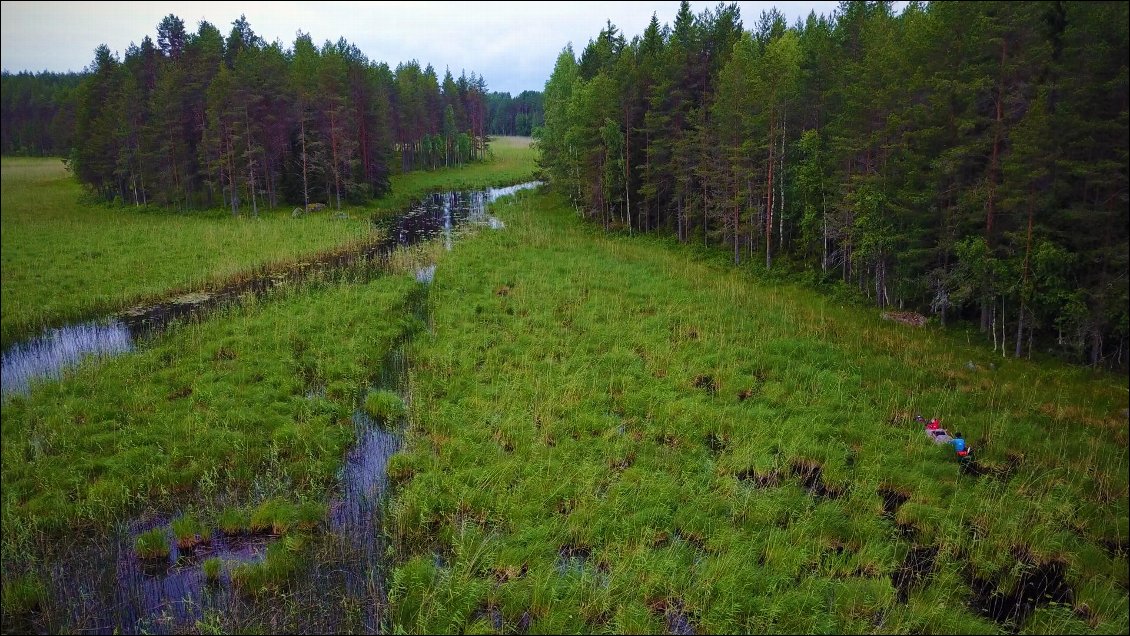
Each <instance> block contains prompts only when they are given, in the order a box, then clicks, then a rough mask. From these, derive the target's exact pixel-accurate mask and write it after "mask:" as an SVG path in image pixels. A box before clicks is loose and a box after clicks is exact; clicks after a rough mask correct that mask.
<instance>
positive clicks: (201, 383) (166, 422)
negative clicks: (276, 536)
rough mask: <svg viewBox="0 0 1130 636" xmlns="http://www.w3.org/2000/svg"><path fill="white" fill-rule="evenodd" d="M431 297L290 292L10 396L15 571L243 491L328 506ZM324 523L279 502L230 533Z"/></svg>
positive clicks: (226, 516)
mask: <svg viewBox="0 0 1130 636" xmlns="http://www.w3.org/2000/svg"><path fill="white" fill-rule="evenodd" d="M418 289H419V286H418V284H417V283H415V282H414V281H413V280H412V279H411V278H410V277H408V276H401V275H389V276H384V277H381V278H378V279H376V280H374V281H373V282H370V283H360V284H353V285H325V286H317V285H315V286H310V287H304V288H301V289H298V290H291V291H289V292H287V291H285V290H284V294H283V295H282V296H281V297H278V298H275V299H273V300H271V301H270V302H265V303H262V304H259V303H254V302H251V303H248V304H245V305H244V306H242V307H239V308H233V309H230V310H228V311H226V312H223V313H220V314H218V315H216V316H214V317H213V318H212V319H210V320H207V321H204V322H200V323H188V324H185V325H182V326H180V327H176V328H173V329H172V330H171V331H169V332H168V333H166V334H164V335H162V336H160V337H158V338H156V339H155V340H154V341H152V342H151V343H149V344H148V345H147V346H145V347H143V348H142V349H141V350H140V351H137V352H133V353H128V354H123V355H121V356H117V357H114V358H112V359H109V360H106V361H104V362H101V363H96V362H95V361H89V362H87V363H86V364H84V365H82V366H80V367H79V368H77V369H76V370H74V371H72V372H69V373H68V374H67V376H66V377H65V378H64V379H63V380H62V381H60V382H49V383H44V384H42V385H40V386H39V387H38V388H36V389H34V390H33V392H32V393H31V395H29V396H13V397H11V398H10V399H8V400H6V401H5V403H4V409H3V428H2V441H3V444H2V448H0V453H2V457H3V474H2V476H3V483H4V490H3V502H2V503H3V513H2V514H3V517H2V519H3V547H4V557H5V562H6V563H7V562H8V561H7V559H8V558H9V557H13V558H18V557H19V556H20V555H22V554H24V553H25V552H31V553H34V552H36V550H35V549H33V548H34V546H29V545H28V544H35V545H40V544H45V543H51V542H52V541H51V540H52V539H57V538H58V537H59V536H60V535H61V534H64V533H67V532H73V531H75V530H76V529H79V528H91V529H99V528H107V527H108V526H109V525H110V524H111V523H112V522H113V520H115V519H121V518H123V515H127V514H131V513H134V512H137V511H138V510H139V509H143V508H149V507H161V506H175V507H183V506H184V505H186V504H188V503H191V502H194V501H197V500H203V501H205V502H209V501H212V500H213V499H215V498H217V497H220V496H223V497H235V498H236V499H237V500H238V498H239V496H240V493H244V494H246V493H258V496H259V497H264V498H268V499H269V498H271V497H273V496H279V497H283V498H285V499H286V500H288V501H291V502H315V503H316V506H321V505H322V502H324V501H325V499H326V495H327V493H328V492H329V489H330V488H331V487H333V486H334V484H336V471H337V470H338V468H339V466H340V465H341V461H342V458H343V457H344V455H345V450H346V448H347V446H348V445H349V444H350V443H351V442H352V440H353V433H354V430H353V423H352V413H353V410H354V408H355V407H356V400H357V399H358V396H360V395H361V393H362V391H363V389H364V387H366V386H368V384H369V382H370V381H371V379H372V377H373V376H374V375H375V373H376V372H377V370H378V368H379V365H380V363H381V361H382V360H383V359H384V357H385V355H386V354H387V351H388V349H389V348H390V347H391V346H392V343H393V342H395V341H397V340H399V339H401V338H403V337H404V335H405V334H406V333H407V332H409V331H410V330H412V329H416V328H418V324H417V322H416V321H415V319H413V318H410V317H408V316H407V314H408V313H409V312H408V310H407V307H408V305H409V303H410V302H411V300H410V299H411V298H412V297H413V296H414V295H415V294H417V293H418ZM287 294H289V295H287ZM312 505H314V504H312ZM312 514H313V515H314V516H318V517H321V516H322V515H323V514H324V511H323V510H322V509H321V508H316V511H315V512H314V513H311V511H310V510H309V509H308V508H306V507H303V506H302V505H299V503H293V504H290V505H283V504H281V503H278V504H275V503H271V504H264V506H263V507H262V508H260V509H258V510H254V511H251V512H250V513H244V512H239V511H238V510H235V511H228V512H225V513H223V514H221V515H220V519H219V521H220V523H219V525H220V527H221V528H222V529H223V530H225V531H228V530H229V529H231V528H232V527H242V526H244V524H246V526H247V527H249V528H251V529H252V530H260V529H267V528H270V529H273V530H275V531H276V532H277V531H281V530H282V529H285V528H288V527H291V526H296V525H302V524H306V523H308V522H309V520H310V517H311V515H312Z"/></svg>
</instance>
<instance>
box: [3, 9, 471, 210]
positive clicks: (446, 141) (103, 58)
mask: <svg viewBox="0 0 1130 636" xmlns="http://www.w3.org/2000/svg"><path fill="white" fill-rule="evenodd" d="M6 94H7V84H5V95H6ZM5 98H6V97H5ZM5 103H7V102H5ZM73 108H74V119H75V127H74V139H73V151H72V152H71V154H70V165H71V168H72V169H73V170H74V172H75V174H76V175H77V176H78V178H79V179H80V180H81V181H82V182H83V183H85V184H87V185H89V186H90V187H92V188H93V189H94V190H95V191H96V192H98V193H99V194H101V195H102V196H103V197H105V198H106V199H116V200H121V201H125V202H130V203H134V204H138V205H144V204H158V205H167V206H176V207H180V208H193V207H200V206H209V207H210V206H216V205H221V204H222V205H224V206H225V207H230V209H231V211H232V213H233V214H238V213H240V211H241V209H245V208H246V209H249V210H250V211H251V212H252V213H258V210H259V208H260V207H261V206H264V205H265V206H269V207H274V206H276V205H281V204H304V205H309V204H310V203H311V202H326V203H329V204H331V205H336V206H337V207H340V206H341V204H342V202H343V201H363V200H366V199H368V198H370V197H373V196H377V195H380V194H382V193H384V192H386V191H387V190H388V189H389V179H388V177H389V174H390V172H391V171H392V170H394V169H399V170H402V171H407V170H412V169H419V168H436V167H440V166H447V165H455V164H461V163H464V162H467V161H470V160H474V159H478V158H481V157H482V156H483V154H484V151H485V147H486V141H487V130H486V128H487V109H486V85H485V81H484V80H483V79H482V78H481V77H476V76H475V75H474V74H471V76H470V77H467V76H465V75H464V76H461V77H459V78H458V79H456V78H453V77H452V76H451V73H450V72H447V73H445V75H444V78H443V80H442V81H440V79H439V78H438V76H437V75H436V72H435V71H434V69H432V67H431V66H430V65H429V66H427V67H426V68H420V65H419V64H418V63H417V62H415V61H413V62H408V63H404V64H400V65H399V66H397V67H396V70H395V71H393V70H391V69H390V68H389V67H388V65H387V64H385V63H383V62H373V61H370V60H368V59H367V58H366V57H365V55H364V54H363V53H361V51H359V50H358V49H357V47H356V46H354V45H352V44H349V43H348V42H346V41H345V40H344V39H341V40H338V41H337V42H336V43H331V42H329V41H327V42H326V43H325V44H323V45H322V46H321V48H319V47H317V46H315V45H314V43H313V41H312V40H311V38H310V36H309V35H306V34H303V33H301V32H299V34H298V37H297V38H296V39H295V42H294V46H293V48H290V49H284V48H283V46H282V44H281V43H279V42H275V43H270V44H268V43H266V42H264V41H263V39H262V38H260V37H259V36H257V35H256V34H255V32H254V31H252V29H251V26H250V25H249V24H248V23H247V20H246V19H245V18H244V17H242V16H241V17H240V19H239V20H236V21H235V22H234V23H233V27H232V29H231V31H230V33H229V34H228V35H227V37H226V38H225V37H224V36H223V34H221V33H220V31H219V30H218V29H217V28H216V27H215V26H213V25H212V24H210V23H208V22H201V23H200V25H199V28H198V29H197V31H196V32H195V33H189V32H187V31H186V30H185V26H184V22H183V21H182V20H181V19H180V18H177V17H176V16H173V15H169V16H167V17H165V18H164V19H163V20H162V21H161V23H160V24H159V25H158V27H157V40H156V42H154V41H153V40H152V39H150V38H149V37H148V36H146V37H145V38H144V39H143V40H142V41H141V45H140V46H137V45H131V46H130V47H129V49H128V50H127V51H126V53H125V57H124V59H122V60H120V61H119V60H118V59H117V58H116V57H115V56H114V55H113V54H111V52H110V50H109V48H108V47H106V46H105V45H103V46H101V47H99V48H98V49H97V50H96V51H95V58H94V62H93V63H92V64H91V66H90V67H89V68H88V69H87V71H86V74H85V79H84V80H83V82H82V83H81V85H80V86H79V87H78V88H77V91H76V95H75V98H74V107H73ZM5 120H7V117H6V116H5ZM5 131H7V128H5ZM5 134H7V133H5ZM6 140H7V137H5V141H6Z"/></svg>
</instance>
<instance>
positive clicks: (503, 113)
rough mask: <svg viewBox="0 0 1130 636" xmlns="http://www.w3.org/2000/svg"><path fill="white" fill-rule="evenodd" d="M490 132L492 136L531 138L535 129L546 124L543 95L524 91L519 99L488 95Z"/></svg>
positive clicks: (507, 94) (504, 94) (498, 94)
mask: <svg viewBox="0 0 1130 636" xmlns="http://www.w3.org/2000/svg"><path fill="white" fill-rule="evenodd" d="M487 120H488V121H489V122H490V126H489V128H488V132H489V133H490V134H492V135H518V136H520V137H529V136H530V135H532V134H533V132H534V129H535V128H537V127H539V126H541V125H542V124H544V123H545V109H544V107H543V106H542V94H541V93H539V92H538V91H522V92H521V93H518V96H517V97H511V96H510V93H497V92H494V93H491V94H489V95H487Z"/></svg>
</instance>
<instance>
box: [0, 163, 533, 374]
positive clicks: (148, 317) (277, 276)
mask: <svg viewBox="0 0 1130 636" xmlns="http://www.w3.org/2000/svg"><path fill="white" fill-rule="evenodd" d="M539 185H541V183H540V182H538V181H532V182H528V183H520V184H517V185H512V186H506V187H502V188H488V189H485V190H464V191H449V192H437V193H433V194H430V195H428V196H426V197H424V198H423V199H421V200H420V201H418V202H416V203H415V204H413V205H412V206H410V207H409V208H408V209H407V210H406V211H405V212H404V213H402V214H400V215H398V216H396V217H394V218H393V220H392V223H391V224H388V232H387V234H386V235H385V238H383V239H380V240H375V241H372V242H369V243H364V244H362V245H360V246H352V247H350V248H349V249H345V250H337V251H330V252H325V253H321V254H317V255H315V256H313V257H310V258H307V259H305V260H303V261H300V262H298V263H293V264H288V265H285V266H278V267H273V268H263V269H260V270H258V271H254V272H251V273H250V274H248V275H245V276H241V277H238V278H237V279H233V280H231V281H229V282H227V283H224V284H220V285H217V286H214V287H210V288H205V289H201V290H197V291H194V292H191V293H184V294H178V295H175V296H172V297H168V298H165V299H162V300H160V301H157V302H153V303H149V304H145V305H138V306H135V307H130V308H129V309H126V310H124V311H122V312H119V313H117V314H114V315H112V316H107V317H105V318H104V319H102V320H95V321H89V322H84V323H81V324H75V325H67V326H64V327H61V328H57V329H50V330H47V331H46V332H45V333H44V334H42V335H40V336H39V337H37V338H33V339H31V340H29V341H26V342H21V343H16V344H15V345H12V346H11V347H9V348H8V350H6V351H4V353H3V359H2V377H0V380H2V381H0V385H2V393H3V395H4V396H8V395H10V394H13V393H23V394H26V393H28V391H29V390H30V387H31V385H32V384H33V383H35V382H36V381H40V380H41V379H59V378H61V377H62V375H63V373H64V371H65V370H66V369H68V368H71V367H74V366H75V365H77V364H79V363H80V362H81V361H82V360H83V359H85V358H87V357H91V356H94V357H104V356H111V355H115V354H119V353H123V352H126V351H131V350H133V348H134V347H135V346H136V345H137V342H138V340H139V339H141V338H143V337H146V336H149V335H152V334H154V333H157V332H160V331H161V330H163V329H165V328H166V327H167V326H168V325H169V324H170V323H172V322H173V321H176V320H181V319H185V318H197V317H199V316H201V315H203V314H206V313H207V312H209V311H211V310H213V309H215V308H217V307H220V306H223V305H227V304H230V303H233V302H239V301H240V299H242V298H243V297H245V296H247V295H256V296H262V295H265V294H266V293H267V292H269V291H270V290H272V289H273V288H275V287H277V286H278V285H280V284H282V283H286V282H289V283H295V282H300V281H303V280H306V279H310V278H315V277H321V278H326V277H334V276H337V275H339V274H340V273H341V272H343V271H345V270H346V269H347V268H353V269H354V270H355V269H356V268H355V267H353V266H355V265H358V264H367V265H372V268H370V270H371V271H369V274H372V275H375V274H379V272H380V271H381V269H382V265H383V261H384V260H385V259H387V257H388V255H389V254H390V253H391V252H392V251H393V250H395V249H396V248H398V247H407V246H411V245H415V244H416V243H419V242H421V241H425V240H428V239H431V238H436V237H440V236H442V238H443V241H444V244H445V246H446V247H447V248H448V249H450V248H451V245H452V242H453V241H454V240H455V235H456V232H455V230H456V228H458V227H459V226H461V225H465V224H479V225H483V226H487V227H491V228H493V229H500V228H501V227H502V222H501V221H499V220H498V219H496V218H494V217H492V216H490V215H489V214H487V211H486V206H487V205H488V204H490V203H493V202H494V201H496V200H497V199H499V198H501V197H504V196H507V195H510V194H514V193H515V192H518V191H521V190H526V189H530V188H535V187H537V186H539ZM386 223H387V222H386ZM362 270H363V272H362V274H364V268H362ZM434 273H435V271H434V269H433V270H431V271H430V272H427V271H423V272H420V273H418V275H417V278H418V279H419V280H421V282H427V281H428V280H430V277H431V275H433V274H434ZM352 275H356V272H354V273H353V274H352Z"/></svg>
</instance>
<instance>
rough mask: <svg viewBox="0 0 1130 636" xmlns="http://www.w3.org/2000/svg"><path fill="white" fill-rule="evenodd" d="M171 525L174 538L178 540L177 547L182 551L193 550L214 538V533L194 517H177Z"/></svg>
mask: <svg viewBox="0 0 1130 636" xmlns="http://www.w3.org/2000/svg"><path fill="white" fill-rule="evenodd" d="M170 525H171V527H172V529H173V536H174V537H176V540H177V547H178V548H180V549H181V550H191V549H193V548H195V547H196V546H198V545H200V544H201V543H206V542H207V541H208V540H209V539H211V538H212V531H211V530H209V529H208V528H206V527H204V524H202V523H200V521H199V520H198V519H197V518H196V517H194V516H192V515H182V516H180V517H177V518H176V519H174V520H173V522H172V523H171V524H170Z"/></svg>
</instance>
